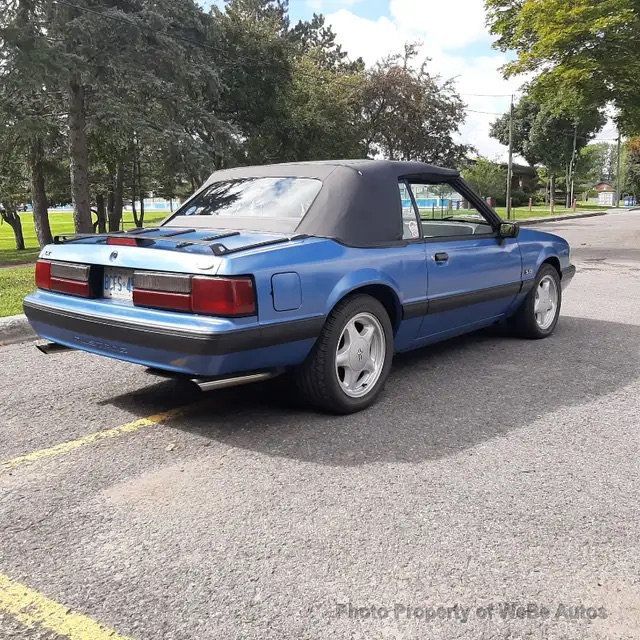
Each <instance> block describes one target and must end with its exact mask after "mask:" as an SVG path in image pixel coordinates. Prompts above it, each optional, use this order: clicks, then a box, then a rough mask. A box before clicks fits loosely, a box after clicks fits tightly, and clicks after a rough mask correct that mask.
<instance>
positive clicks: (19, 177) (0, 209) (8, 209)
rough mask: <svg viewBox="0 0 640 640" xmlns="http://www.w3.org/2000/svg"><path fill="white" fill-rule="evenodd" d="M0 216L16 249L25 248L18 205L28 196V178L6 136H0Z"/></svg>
mask: <svg viewBox="0 0 640 640" xmlns="http://www.w3.org/2000/svg"><path fill="white" fill-rule="evenodd" d="M0 146H1V147H2V148H3V153H2V154H1V155H0V218H1V219H2V222H5V223H7V224H8V225H9V226H10V227H11V229H12V230H13V235H14V238H15V243H16V249H17V250H18V251H23V250H24V249H25V244H24V235H23V233H22V221H21V220H20V215H19V214H18V207H19V206H20V205H21V204H22V203H24V202H26V201H27V200H28V198H29V196H28V193H29V178H28V176H27V174H26V171H25V169H26V167H25V165H24V162H23V160H22V158H21V157H20V155H19V154H18V153H16V152H15V150H14V152H13V153H12V152H11V151H10V148H9V147H8V144H7V140H6V138H3V137H2V136H0Z"/></svg>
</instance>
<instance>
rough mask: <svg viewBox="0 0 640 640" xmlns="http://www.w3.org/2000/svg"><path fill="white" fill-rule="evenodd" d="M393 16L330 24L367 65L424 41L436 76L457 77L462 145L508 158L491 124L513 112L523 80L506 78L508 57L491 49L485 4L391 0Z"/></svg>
mask: <svg viewBox="0 0 640 640" xmlns="http://www.w3.org/2000/svg"><path fill="white" fill-rule="evenodd" d="M436 5H437V6H436ZM390 15H391V18H387V17H384V16H383V17H379V18H377V19H375V20H369V19H366V18H362V17H360V16H357V15H355V14H354V13H352V12H351V11H349V10H347V9H341V10H339V11H336V12H334V13H332V14H329V15H328V16H327V21H328V22H329V23H330V24H331V26H332V27H333V29H334V30H335V31H336V34H337V36H338V40H339V42H340V43H341V44H342V45H343V46H344V48H345V49H346V51H348V52H349V54H350V55H351V56H352V57H358V56H361V57H362V58H363V59H364V61H365V62H366V63H367V64H368V65H371V64H374V63H375V62H376V61H377V60H379V59H381V58H383V57H385V56H387V55H389V54H393V53H399V52H400V51H402V49H403V46H404V44H405V43H406V42H415V41H420V42H422V43H423V44H422V47H421V51H420V57H421V58H424V57H429V58H431V63H430V64H429V69H430V71H431V73H433V74H437V75H440V76H442V77H443V78H455V81H456V86H457V89H458V91H459V92H460V93H461V94H462V97H463V99H464V100H465V102H466V103H467V105H468V108H469V112H468V116H467V120H466V122H465V124H464V125H463V127H462V129H461V136H460V139H461V141H463V142H465V143H467V144H471V145H473V146H475V147H476V148H477V150H478V152H479V153H480V154H482V155H485V156H488V157H490V158H494V157H499V158H500V159H505V158H506V155H507V150H506V147H504V146H502V145H501V144H500V143H499V142H498V141H497V140H494V139H493V138H491V137H489V126H490V124H491V122H493V121H494V120H495V119H496V118H497V115H495V113H504V112H506V111H507V110H508V109H509V94H511V93H513V92H516V91H517V90H518V88H519V87H520V86H521V84H522V82H523V80H522V78H519V79H515V80H514V79H510V80H505V79H504V78H503V77H502V73H501V72H500V67H501V66H502V65H504V64H505V63H506V62H507V61H508V58H507V56H506V55H505V54H503V53H499V52H495V51H493V50H492V49H491V47H490V37H489V35H488V32H487V29H486V27H485V22H484V9H483V0H447V2H443V3H441V2H434V1H432V0H390ZM465 47H468V48H469V49H468V50H467V51H465ZM469 50H470V51H473V52H474V53H473V54H471V53H469V52H468V51H469ZM478 51H479V52H480V55H478V54H477V53H478ZM470 94H483V95H480V96H479V95H470ZM486 94H491V95H490V96H486ZM496 94H504V95H496ZM478 111H482V112H489V113H477V112H478Z"/></svg>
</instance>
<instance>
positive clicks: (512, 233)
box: [498, 222, 520, 238]
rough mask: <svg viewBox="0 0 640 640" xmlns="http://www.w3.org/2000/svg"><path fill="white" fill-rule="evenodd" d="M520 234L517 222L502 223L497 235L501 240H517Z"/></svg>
mask: <svg viewBox="0 0 640 640" xmlns="http://www.w3.org/2000/svg"><path fill="white" fill-rule="evenodd" d="M519 233H520V225H519V224H518V223H517V222H502V223H500V229H499V231H498V235H499V236H500V237H501V238H517V237H518V234H519Z"/></svg>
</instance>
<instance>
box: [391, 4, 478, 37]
mask: <svg viewBox="0 0 640 640" xmlns="http://www.w3.org/2000/svg"><path fill="white" fill-rule="evenodd" d="M389 10H390V13H391V15H392V16H393V19H394V21H395V22H396V24H397V25H398V27H399V28H400V29H401V30H402V31H403V32H405V33H407V34H416V35H418V36H420V37H422V38H424V40H425V42H427V43H430V44H432V45H434V46H438V47H441V48H442V49H455V48H457V47H460V46H464V45H467V44H470V43H473V42H477V41H479V40H486V41H489V34H488V32H487V29H486V27H485V13H484V6H483V1H482V0H446V1H445V2H440V1H439V0H390V4H389Z"/></svg>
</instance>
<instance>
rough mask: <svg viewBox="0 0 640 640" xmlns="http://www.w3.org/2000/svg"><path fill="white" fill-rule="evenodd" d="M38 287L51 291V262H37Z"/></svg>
mask: <svg viewBox="0 0 640 640" xmlns="http://www.w3.org/2000/svg"><path fill="white" fill-rule="evenodd" d="M36 287H38V289H51V262H49V260H38V261H37V262H36Z"/></svg>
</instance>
